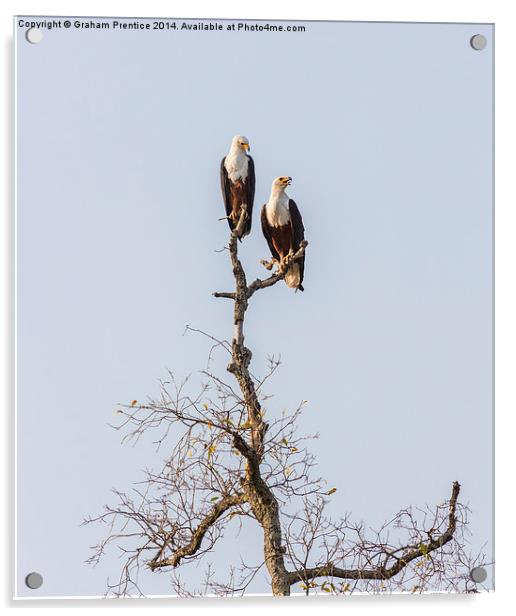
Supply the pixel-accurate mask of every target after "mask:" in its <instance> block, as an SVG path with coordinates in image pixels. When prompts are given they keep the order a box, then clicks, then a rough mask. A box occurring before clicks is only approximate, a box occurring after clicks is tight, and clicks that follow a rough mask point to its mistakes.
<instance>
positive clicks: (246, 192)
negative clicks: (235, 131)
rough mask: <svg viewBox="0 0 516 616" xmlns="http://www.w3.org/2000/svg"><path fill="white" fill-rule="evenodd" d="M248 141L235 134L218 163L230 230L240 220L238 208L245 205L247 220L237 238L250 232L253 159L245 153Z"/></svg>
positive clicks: (253, 181)
mask: <svg viewBox="0 0 516 616" xmlns="http://www.w3.org/2000/svg"><path fill="white" fill-rule="evenodd" d="M248 150H249V141H248V139H247V138H246V137H242V135H236V136H235V137H233V141H232V142H231V148H230V149H229V152H228V154H227V156H225V157H224V158H223V159H222V162H221V163H220V185H221V188H222V197H223V198H224V205H225V206H226V215H227V219H228V223H229V228H230V229H231V231H233V229H234V228H235V227H236V226H237V224H238V221H239V220H240V208H241V206H242V204H243V203H245V204H246V205H247V220H246V221H245V224H244V227H243V229H242V233H241V234H240V237H239V239H242V238H243V237H244V236H245V235H248V234H249V233H250V232H251V224H252V221H253V218H252V215H253V201H254V187H255V177H254V161H253V159H252V158H251V157H250V156H249V155H248V154H247V151H248Z"/></svg>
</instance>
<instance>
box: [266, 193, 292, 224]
mask: <svg viewBox="0 0 516 616" xmlns="http://www.w3.org/2000/svg"><path fill="white" fill-rule="evenodd" d="M288 202H289V198H288V197H287V195H286V194H285V193H282V194H281V195H278V196H274V197H271V198H270V199H269V201H268V203H267V205H266V206H265V215H266V216H267V222H268V223H269V224H270V225H271V226H272V227H282V226H283V225H288V224H289V222H290V209H289V207H288Z"/></svg>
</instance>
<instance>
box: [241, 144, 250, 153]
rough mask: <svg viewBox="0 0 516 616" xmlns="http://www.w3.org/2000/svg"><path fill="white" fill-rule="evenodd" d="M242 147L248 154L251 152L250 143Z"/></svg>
mask: <svg viewBox="0 0 516 616" xmlns="http://www.w3.org/2000/svg"><path fill="white" fill-rule="evenodd" d="M242 147H243V148H244V150H245V151H246V152H249V150H250V149H251V146H250V145H249V144H248V143H243V144H242Z"/></svg>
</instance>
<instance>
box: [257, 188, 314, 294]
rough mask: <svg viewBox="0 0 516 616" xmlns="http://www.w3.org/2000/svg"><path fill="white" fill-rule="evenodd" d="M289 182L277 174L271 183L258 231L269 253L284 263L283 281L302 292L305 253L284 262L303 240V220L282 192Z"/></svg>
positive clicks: (292, 202)
mask: <svg viewBox="0 0 516 616" xmlns="http://www.w3.org/2000/svg"><path fill="white" fill-rule="evenodd" d="M291 182H292V178H290V177H279V178H276V179H275V180H274V181H273V182H272V189H271V196H270V197H269V201H268V202H267V203H266V204H265V205H264V206H263V207H262V213H261V221H262V230H263V234H264V236H265V239H266V240H267V244H269V248H270V249H271V253H272V256H273V257H274V259H276V260H277V261H278V262H280V264H283V265H287V267H288V269H287V273H286V274H285V282H286V283H287V286H289V287H291V288H293V289H296V290H297V289H299V290H300V291H304V288H303V284H302V282H303V275H304V271H305V256H304V255H303V256H302V257H301V258H300V259H298V260H296V261H293V262H292V263H288V260H289V257H291V256H292V255H293V254H295V253H296V252H297V251H298V250H299V248H300V244H301V242H302V241H303V240H304V239H305V228H304V226H303V219H302V218H301V214H300V212H299V209H298V207H297V205H296V204H295V202H294V200H293V199H290V197H289V196H288V195H287V193H286V192H285V188H286V187H287V186H289V185H290V184H291Z"/></svg>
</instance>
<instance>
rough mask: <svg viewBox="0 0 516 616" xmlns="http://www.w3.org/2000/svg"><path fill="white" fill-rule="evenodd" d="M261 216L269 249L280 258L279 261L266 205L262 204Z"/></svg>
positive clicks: (274, 255) (275, 256)
mask: <svg viewBox="0 0 516 616" xmlns="http://www.w3.org/2000/svg"><path fill="white" fill-rule="evenodd" d="M260 218H261V222H262V231H263V236H264V237H265V239H266V240H267V244H268V245H269V249H270V251H271V254H272V256H273V257H274V258H275V259H278V261H279V259H280V256H279V254H278V251H277V250H276V249H275V248H274V244H273V243H272V236H271V226H270V225H269V221H268V220H267V214H266V212H265V205H263V206H262V212H261V216H260Z"/></svg>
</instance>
